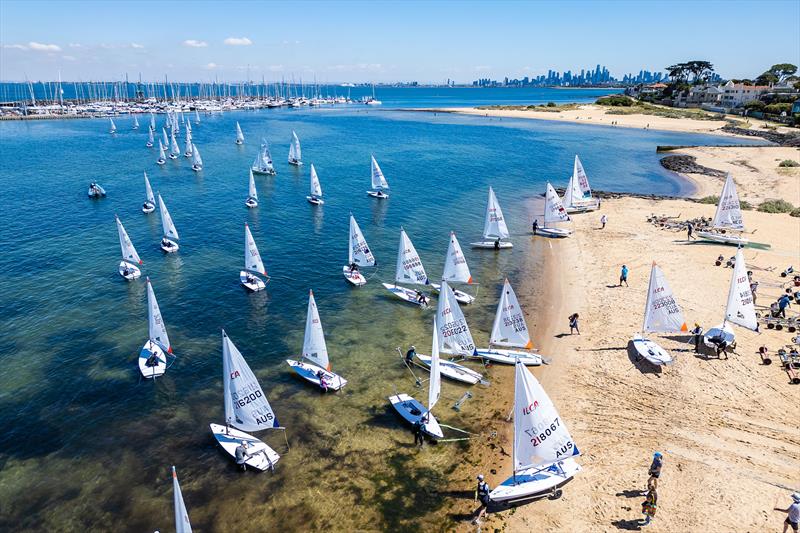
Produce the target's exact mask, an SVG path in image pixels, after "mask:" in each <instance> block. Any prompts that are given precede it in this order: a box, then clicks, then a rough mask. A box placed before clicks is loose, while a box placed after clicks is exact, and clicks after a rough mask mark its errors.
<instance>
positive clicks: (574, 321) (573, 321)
mask: <svg viewBox="0 0 800 533" xmlns="http://www.w3.org/2000/svg"><path fill="white" fill-rule="evenodd" d="M568 319H569V334H570V335H572V331H573V330H575V331H576V332H577V333H578V335H580V334H581V330H580V329H578V313H572V314H571V315H569V317H568Z"/></svg>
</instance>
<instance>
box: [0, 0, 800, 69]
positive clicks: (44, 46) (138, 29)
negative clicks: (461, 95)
mask: <svg viewBox="0 0 800 533" xmlns="http://www.w3.org/2000/svg"><path fill="white" fill-rule="evenodd" d="M243 6H244V8H245V9H237V10H229V9H226V5H225V4H219V3H214V2H195V3H192V8H191V9H186V4H183V3H175V2H158V3H157V2H151V1H148V0H142V1H139V2H115V3H97V2H52V1H27V2H21V1H17V0H4V1H3V2H2V3H0V36H2V37H1V39H2V42H0V80H3V81H24V80H25V79H26V78H27V79H30V80H52V79H55V78H56V77H57V76H58V75H59V73H60V75H61V76H62V78H63V79H65V80H76V81H77V80H101V79H102V80H122V79H124V77H125V76H126V75H128V76H129V77H130V79H131V80H134V79H138V77H139V75H140V74H141V76H142V79H145V80H149V81H153V80H159V79H163V77H164V76H165V75H167V76H169V78H170V79H171V80H174V81H196V80H200V81H213V80H219V81H246V80H247V79H252V80H261V79H262V78H263V79H266V80H267V81H279V80H281V79H283V80H286V81H290V80H292V79H294V80H295V81H299V80H300V79H302V80H303V81H304V82H307V83H310V82H313V81H314V80H315V79H316V81H317V82H318V83H338V82H376V83H381V82H401V81H418V82H420V83H425V84H427V83H439V84H443V83H445V81H446V80H448V79H449V80H453V81H455V82H456V83H457V84H471V83H472V81H473V80H476V79H481V78H488V79H503V78H504V77H506V76H508V77H509V78H511V79H515V78H516V79H522V78H524V77H526V76H527V77H528V78H529V79H530V78H536V77H540V76H548V71H552V70H554V69H555V70H560V69H569V70H570V71H572V72H577V71H578V70H580V68H584V67H581V65H586V64H587V62H588V64H590V65H591V64H594V63H598V64H603V65H605V66H606V68H607V69H608V70H609V71H610V72H611V73H613V74H614V75H615V77H617V78H621V77H622V76H623V75H625V74H628V73H634V74H635V73H638V72H639V71H640V70H649V71H653V72H659V71H663V70H664V69H665V67H666V66H667V65H669V64H672V63H675V62H679V61H685V60H688V59H704V60H708V61H710V62H712V63H713V64H714V65H715V68H716V71H717V72H718V73H720V74H721V75H722V76H723V77H727V78H751V77H755V76H757V75H758V74H760V73H761V72H763V71H764V70H765V69H767V68H768V67H769V66H770V65H771V64H773V63H777V62H790V63H795V64H796V63H799V62H800V32H799V31H798V26H797V24H796V21H797V20H798V19H799V18H800V3H798V2H794V1H784V0H771V1H766V2H751V1H744V0H742V1H733V2H715V1H706V2H692V3H689V2H684V3H682V2H678V3H677V4H676V3H675V2H669V3H667V2H661V1H654V2H637V3H634V2H626V1H618V2H610V3H602V4H600V3H589V2H583V1H576V2H568V3H563V4H545V3H533V2H530V3H522V2H496V3H492V4H480V3H463V4H458V6H457V9H456V8H455V6H454V4H451V3H421V2H413V1H412V2H404V3H402V4H396V3H385V2H377V3H363V2H343V3H339V4H337V7H336V9H330V5H329V4H325V3H317V2H306V3H303V4H302V5H300V6H299V5H294V4H293V5H292V6H288V5H284V4H277V3H275V4H272V3H269V4H261V3H258V4H256V3H253V4H244V5H243ZM366 7H368V9H365V8H366ZM634 7H635V9H633V8H634ZM676 7H677V8H678V9H676ZM753 10H757V11H763V12H769V13H771V14H773V15H774V14H776V13H784V14H785V16H780V17H777V16H774V17H772V19H771V22H770V24H769V25H763V26H759V27H755V28H748V30H747V31H748V37H747V38H746V39H745V38H741V36H737V35H736V34H734V33H733V32H734V28H735V25H736V24H738V23H740V22H741V16H742V15H741V14H742V13H745V12H749V11H753ZM33 13H35V16H32V15H33ZM298 13H299V15H298ZM298 16H299V17H300V18H297V17H298ZM295 19H296V20H297V21H298V22H299V23H298V24H294V23H292V24H286V23H284V22H285V21H290V20H295ZM123 20H124V21H125V24H124V25H123V24H120V21H123ZM176 21H177V22H176ZM212 21H213V24H212ZM592 59H593V61H592ZM598 60H599V61H598Z"/></svg>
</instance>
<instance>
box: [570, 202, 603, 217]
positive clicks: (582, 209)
mask: <svg viewBox="0 0 800 533" xmlns="http://www.w3.org/2000/svg"><path fill="white" fill-rule="evenodd" d="M564 209H565V210H566V211H567V213H568V214H570V215H572V214H575V213H578V214H579V213H588V212H590V211H597V210H598V209H600V202H599V201H597V200H594V201H592V202H586V203H577V204H573V205H571V206H564Z"/></svg>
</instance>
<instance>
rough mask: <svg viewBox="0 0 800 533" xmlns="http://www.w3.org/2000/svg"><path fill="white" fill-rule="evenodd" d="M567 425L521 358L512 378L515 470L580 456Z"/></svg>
mask: <svg viewBox="0 0 800 533" xmlns="http://www.w3.org/2000/svg"><path fill="white" fill-rule="evenodd" d="M579 454H580V453H579V452H578V447H577V446H576V445H575V443H574V442H573V440H572V436H571V435H570V434H569V431H568V430H567V426H566V424H564V421H563V420H561V417H559V415H558V411H556V408H555V406H554V405H553V402H552V401H551V400H550V397H549V396H547V393H546V392H545V391H544V389H543V388H542V386H541V384H540V383H539V381H538V380H537V379H536V378H535V377H534V376H533V374H531V373H530V372H529V371H528V369H527V368H525V365H524V364H522V363H521V362H520V361H517V364H516V373H515V379H514V471H515V472H517V471H519V470H524V469H527V468H530V467H544V466H547V465H549V464H552V463H555V462H556V461H561V460H564V459H566V458H568V457H572V456H575V455H579Z"/></svg>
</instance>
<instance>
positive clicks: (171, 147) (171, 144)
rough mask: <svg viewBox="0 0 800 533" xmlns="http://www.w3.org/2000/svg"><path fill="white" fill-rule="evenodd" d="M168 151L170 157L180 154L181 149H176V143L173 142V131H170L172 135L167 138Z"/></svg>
mask: <svg viewBox="0 0 800 533" xmlns="http://www.w3.org/2000/svg"><path fill="white" fill-rule="evenodd" d="M169 151H170V153H171V154H172V155H178V154H180V153H181V149H180V148H178V141H177V140H175V130H172V135H171V136H170V138H169Z"/></svg>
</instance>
